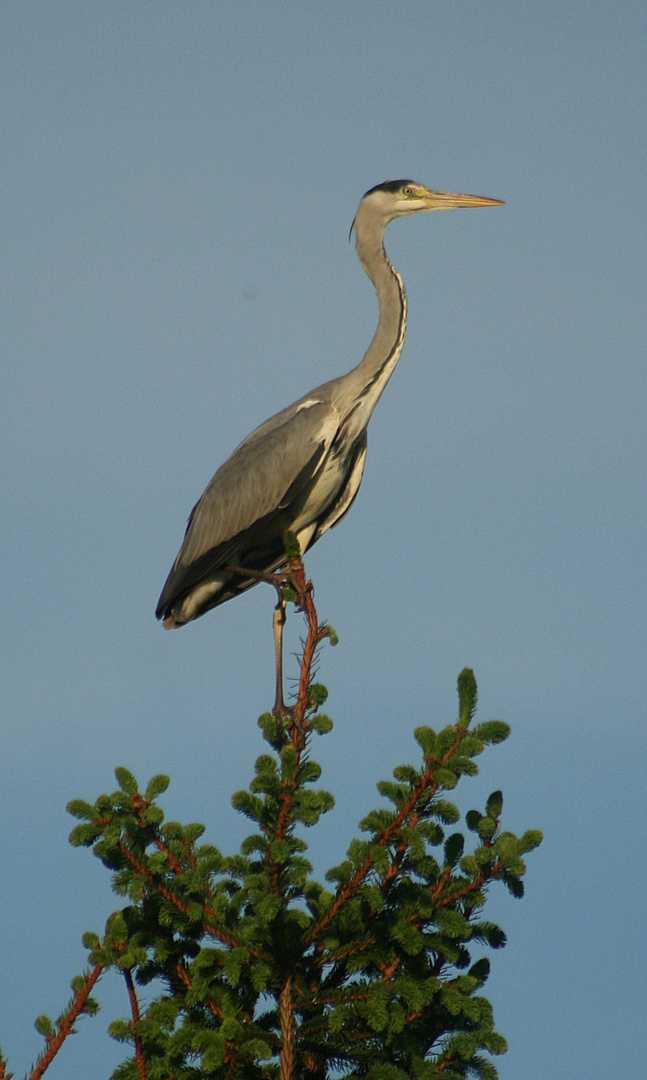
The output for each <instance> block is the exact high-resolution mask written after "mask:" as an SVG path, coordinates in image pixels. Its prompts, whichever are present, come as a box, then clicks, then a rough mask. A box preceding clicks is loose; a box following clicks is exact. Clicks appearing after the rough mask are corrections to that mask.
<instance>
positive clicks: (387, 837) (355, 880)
mask: <svg viewBox="0 0 647 1080" xmlns="http://www.w3.org/2000/svg"><path fill="white" fill-rule="evenodd" d="M455 727H456V736H455V738H454V741H453V742H452V745H451V746H450V747H449V749H448V750H447V751H446V752H445V754H444V755H443V756H442V758H441V759H440V760H439V761H438V762H434V765H433V767H432V766H428V767H427V768H426V769H425V771H424V773H423V774H422V776H421V777H420V779H419V780H418V782H417V784H416V786H415V788H414V790H413V792H412V794H411V796H410V798H409V799H408V800H407V802H406V803H405V804H404V806H402V807H401V808H400V810H399V811H398V813H397V814H396V816H395V818H394V819H393V821H392V822H391V824H390V825H388V826H387V827H386V829H384V831H383V832H382V833H381V834H380V836H379V837H378V839H377V840H376V841H375V843H376V844H377V846H378V847H382V848H384V847H387V846H388V845H389V844H390V843H392V842H393V840H394V838H395V837H397V836H398V835H399V834H400V833H401V830H402V828H403V826H404V824H405V822H407V821H408V820H409V819H410V818H411V817H412V815H413V814H414V812H415V809H416V806H417V804H418V802H419V800H420V799H421V797H422V796H423V795H424V794H426V793H427V792H428V791H429V790H430V789H431V798H433V796H434V795H435V793H436V791H437V790H438V783H437V781H436V780H435V779H434V777H435V774H436V771H437V770H438V769H439V768H442V767H443V765H445V764H446V763H447V761H449V760H450V758H451V757H452V756H453V754H454V752H455V750H456V747H457V745H458V743H459V742H460V740H461V738H462V737H463V733H464V731H465V729H464V728H463V727H462V726H460V725H459V724H456V725H455ZM373 863H374V859H373V856H372V855H367V856H366V858H365V859H364V862H363V863H362V865H361V866H359V867H358V868H357V870H356V871H355V873H354V874H353V876H352V878H351V879H350V881H347V882H346V884H345V885H343V886H341V888H339V887H338V889H337V895H336V897H335V899H334V901H333V903H332V904H331V906H330V907H329V908H328V911H327V912H326V913H325V915H323V916H322V918H321V919H320V920H319V922H318V923H317V925H316V926H315V927H313V929H312V930H311V931H310V933H309V934H308V937H307V938H306V944H309V943H310V942H311V941H313V940H314V939H315V938H316V937H318V936H319V935H320V934H321V932H322V931H323V930H325V928H326V927H327V926H328V925H329V924H330V923H331V922H332V920H333V919H334V918H335V916H336V915H337V912H338V911H339V910H340V908H341V907H343V905H344V904H345V903H346V901H347V900H348V898H349V897H350V896H352V895H353V894H354V893H355V892H356V890H357V889H358V887H359V886H360V885H361V883H362V882H363V881H364V879H365V877H366V876H367V874H368V873H370V871H371V869H372V868H373Z"/></svg>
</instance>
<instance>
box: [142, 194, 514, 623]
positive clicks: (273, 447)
mask: <svg viewBox="0 0 647 1080" xmlns="http://www.w3.org/2000/svg"><path fill="white" fill-rule="evenodd" d="M499 205H501V200H500V199H486V198H484V197H482V196H480V195H458V194H454V193H448V192H442V191H432V190H430V189H429V188H426V187H423V186H422V184H417V183H415V182H414V181H413V180H390V181H388V182H387V183H385V184H378V185H377V186H376V187H374V188H371V189H370V191H367V192H366V194H365V195H364V197H363V199H362V201H361V202H360V204H359V208H358V210H357V214H356V216H355V220H354V222H353V225H352V226H351V232H352V230H353V229H354V230H355V239H356V248H357V254H358V257H359V260H360V263H361V264H362V267H363V268H364V270H365V272H366V273H367V275H368V277H369V278H370V279H371V281H372V282H373V285H374V286H375V290H376V292H377V298H378V304H379V320H378V325H377V330H376V331H375V334H374V337H373V340H372V341H371V344H370V345H369V347H368V349H367V351H366V353H365V355H364V357H363V359H362V360H361V361H360V362H359V364H357V366H356V367H354V368H353V369H352V370H351V371H349V372H348V374H347V375H342V376H341V377H340V378H336V379H332V380H330V381H329V382H325V383H323V384H322V385H321V386H317V387H316V388H315V389H314V390H311V391H310V392H309V393H308V394H304V396H303V397H300V398H299V399H298V400H297V401H295V402H294V404H292V405H288V407H287V408H285V409H283V410H282V411H281V412H279V413H277V414H276V415H275V416H272V417H271V418H270V419H269V420H266V421H265V422H264V423H263V424H261V425H260V427H257V428H256V429H255V430H254V431H252V433H251V435H248V436H247V438H246V439H244V440H243V441H242V443H240V445H239V446H238V447H237V448H236V449H235V450H234V452H233V453H232V454H231V456H230V457H229V458H227V460H226V461H225V462H224V464H223V465H221V466H220V468H219V469H218V471H217V472H216V474H215V476H214V477H213V479H212V480H211V481H210V483H209V485H208V486H207V488H206V490H205V492H204V494H203V495H202V497H201V498H200V500H199V501H198V502H197V503H196V505H195V507H194V508H193V510H192V511H191V516H190V517H189V522H188V525H187V528H186V533H185V536H184V542H183V544H182V547H181V548H180V551H179V553H178V555H177V558H176V560H175V562H174V563H173V567H172V569H171V572H170V573H169V575H168V578H167V579H166V583H165V585H164V588H163V589H162V594H161V596H160V598H159V602H158V604H157V610H156V612H155V614H156V616H157V618H158V619H163V620H164V626H165V627H166V628H171V627H178V626H183V625H184V624H185V623H188V622H191V621H192V620H193V619H197V618H199V617H200V616H201V615H204V614H205V612H207V611H210V610H211V608H214V607H216V606H217V605H218V604H223V603H224V602H225V601H226V600H230V599H231V598H232V597H233V596H236V595H238V593H240V592H242V591H243V590H244V589H246V588H248V587H249V586H250V585H253V584H254V583H255V581H256V580H258V578H259V577H261V576H262V575H265V574H271V573H273V572H276V571H279V570H281V569H282V568H283V567H284V566H285V565H286V562H287V560H286V554H285V545H284V537H285V534H286V533H292V534H293V535H294V536H295V537H296V539H297V541H298V544H299V549H300V551H301V554H302V555H303V554H304V553H305V552H306V551H307V550H308V548H310V547H312V545H313V544H314V543H316V541H317V540H318V539H319V537H320V536H323V534H324V533H325V532H326V531H327V530H328V529H330V528H331V527H332V526H333V525H337V524H338V522H339V521H340V520H341V519H342V517H343V516H344V514H346V512H347V511H348V510H349V508H350V506H351V504H352V502H353V500H354V498H355V496H356V495H357V491H358V488H359V485H360V482H361V479H362V473H363V471H364V461H365V458H366V430H367V427H368V422H369V420H370V418H371V415H372V413H373V410H374V409H375V406H376V405H377V403H378V401H379V399H380V396H381V394H382V391H383V390H384V387H385V386H386V384H387V382H388V381H389V379H390V378H391V375H392V374H393V370H394V368H395V365H396V364H397V362H398V360H399V359H400V354H401V353H402V347H403V345H404V337H405V332H406V326H407V300H406V293H405V289H404V283H403V281H402V278H401V276H400V274H399V273H398V271H397V270H396V269H395V268H394V267H393V266H392V265H391V263H390V262H389V259H388V257H387V255H386V252H385V250H384V244H383V235H384V230H385V228H386V226H387V225H388V223H389V222H390V221H392V220H393V219H394V218H398V217H405V216H406V215H409V214H416V213H418V212H419V211H422V210H451V209H453V208H457V207H470V206H499ZM244 571H247V573H245V572H244Z"/></svg>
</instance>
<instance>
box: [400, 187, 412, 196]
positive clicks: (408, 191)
mask: <svg viewBox="0 0 647 1080" xmlns="http://www.w3.org/2000/svg"><path fill="white" fill-rule="evenodd" d="M402 194H403V195H406V196H407V198H408V197H409V195H413V188H412V187H409V185H408V184H407V186H406V187H403V188H402Z"/></svg>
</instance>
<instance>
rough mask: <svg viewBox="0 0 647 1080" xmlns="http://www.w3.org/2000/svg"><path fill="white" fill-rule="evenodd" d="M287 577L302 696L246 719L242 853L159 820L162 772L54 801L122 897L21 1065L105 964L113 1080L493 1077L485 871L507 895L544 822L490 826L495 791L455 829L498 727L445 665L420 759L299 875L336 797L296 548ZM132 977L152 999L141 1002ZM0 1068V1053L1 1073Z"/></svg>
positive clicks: (80, 1004)
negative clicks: (118, 1013)
mask: <svg viewBox="0 0 647 1080" xmlns="http://www.w3.org/2000/svg"><path fill="white" fill-rule="evenodd" d="M291 572H292V574H293V579H294V581H295V584H296V592H295V593H293V594H292V595H293V596H294V598H295V599H296V600H297V601H298V603H299V605H300V606H301V607H302V608H303V609H304V611H305V614H306V618H307V627H308V630H307V636H306V638H305V641H304V648H303V655H302V658H301V667H300V681H299V691H298V696H297V700H296V702H295V704H294V706H292V708H291V709H290V710H289V711H288V712H287V714H286V715H285V716H283V717H280V718H279V720H280V722H279V723H277V717H276V716H275V715H273V714H272V713H268V714H266V715H264V716H262V717H260V719H259V725H260V728H261V732H262V735H263V738H264V739H265V741H266V743H267V745H268V751H267V752H265V753H263V754H261V756H259V758H258V760H257V762H256V767H255V775H254V777H253V779H252V781H251V783H250V785H249V788H248V789H246V790H244V791H239V792H237V793H236V794H235V795H234V796H233V800H232V801H233V805H234V807H235V809H236V810H237V811H239V812H240V813H242V814H244V815H245V816H246V817H247V818H249V820H250V821H251V822H252V824H253V831H252V833H251V834H250V835H249V836H248V837H247V838H246V840H245V841H244V842H243V844H242V846H241V849H240V852H239V853H238V854H235V855H225V854H223V853H222V852H221V851H220V850H219V849H218V848H216V847H214V846H213V845H212V844H207V843H203V842H201V838H202V836H203V833H204V831H205V830H204V827H203V826H202V825H196V824H193V825H180V824H178V823H176V822H172V821H166V820H165V817H164V813H163V811H162V809H161V807H160V805H159V801H158V800H159V798H160V796H161V795H162V794H163V793H164V792H165V791H166V789H167V787H168V783H169V780H168V778H167V777H165V776H155V777H153V779H152V780H151V781H150V782H149V783H148V785H147V786H146V788H145V790H144V791H143V792H141V791H140V790H139V786H138V784H137V782H136V780H135V778H134V777H133V775H132V774H131V773H130V772H129V771H128V770H127V769H125V768H119V769H117V770H116V777H117V783H118V790H117V791H115V792H114V793H113V794H111V795H101V796H100V797H99V798H98V799H97V800H96V802H94V803H93V804H90V803H87V802H85V801H82V800H78V799H77V800H74V801H73V802H71V803H70V804H69V807H68V809H69V811H70V813H71V814H72V815H73V816H74V817H76V818H77V819H78V820H79V822H80V823H79V824H78V825H77V826H76V827H75V828H74V830H73V831H72V834H71V837H70V839H71V842H72V844H74V845H76V846H85V847H92V848H93V851H94V853H95V855H96V856H97V857H98V858H99V859H100V860H101V861H102V863H103V864H104V865H105V866H106V867H107V868H108V869H109V870H110V871H111V874H112V884H113V888H114V891H115V892H116V893H117V894H118V895H119V896H120V897H122V898H123V906H122V907H121V908H120V909H119V910H118V911H116V912H115V913H114V914H113V915H111V916H110V918H109V919H108V922H107V924H106V927H105V932H104V934H103V935H102V936H101V937H100V936H99V935H97V934H94V933H89V934H86V935H85V938H84V942H85V945H86V947H87V948H88V950H89V961H90V966H89V968H88V970H87V971H86V973H85V974H84V975H83V976H79V977H78V978H77V980H75V982H74V983H73V990H74V997H73V999H72V1002H71V1003H70V1006H69V1007H68V1008H67V1009H66V1010H65V1012H64V1013H63V1014H62V1016H61V1017H60V1018H59V1020H58V1021H56V1022H52V1021H49V1020H48V1019H47V1018H45V1017H40V1018H39V1020H38V1021H37V1025H38V1027H39V1030H41V1032H42V1033H43V1035H44V1036H45V1039H46V1046H45V1050H44V1052H43V1054H42V1055H41V1059H40V1060H39V1062H38V1063H37V1065H36V1067H35V1068H34V1069H33V1070H32V1072H31V1074H30V1080H37V1078H38V1077H40V1076H41V1075H42V1074H43V1073H44V1071H45V1070H46V1068H47V1066H48V1064H49V1063H50V1061H51V1060H52V1058H53V1056H54V1054H55V1053H56V1052H57V1051H58V1049H59V1047H60V1045H61V1044H62V1043H63V1041H64V1039H65V1037H66V1035H67V1034H69V1031H70V1030H72V1025H73V1024H74V1022H75V1021H76V1019H77V1017H78V1016H79V1015H80V1014H82V1013H87V1012H93V1011H96V1008H97V1005H96V1002H95V1000H94V999H93V998H92V997H91V991H92V989H93V987H94V985H95V983H96V982H97V980H98V978H99V976H100V974H101V973H102V972H103V971H105V970H107V969H109V968H113V969H117V970H118V971H120V972H121V973H122V975H123V978H124V984H125V989H126V995H127V999H128V1002H129V1006H130V1018H129V1019H127V1020H118V1021H113V1022H112V1023H111V1024H110V1028H109V1030H110V1033H111V1035H112V1036H113V1038H115V1039H117V1040H119V1041H121V1042H123V1043H124V1044H126V1045H127V1046H129V1047H130V1048H131V1049H130V1056H129V1057H127V1059H126V1060H125V1061H124V1062H123V1064H122V1065H120V1066H119V1067H118V1068H117V1069H116V1071H115V1072H114V1073H113V1080H171V1078H172V1080H243V1078H244V1080H270V1078H272V1080H274V1078H278V1080H297V1078H298V1080H305V1078H311V1080H328V1078H331V1077H333V1076H343V1077H353V1078H355V1077H357V1078H360V1077H363V1078H367V1080H409V1078H412V1077H413V1078H416V1080H440V1078H442V1080H459V1078H465V1077H480V1078H482V1080H494V1078H495V1077H496V1076H497V1072H496V1068H495V1066H494V1064H493V1061H492V1056H494V1055H498V1054H501V1053H502V1052H503V1051H504V1050H505V1048H506V1044H505V1040H504V1039H503V1037H502V1036H501V1035H500V1034H498V1033H497V1032H496V1030H495V1028H494V1018H493V1013H492V1007H491V1005H490V1003H489V1001H488V1000H487V998H486V997H484V996H483V994H482V993H481V991H482V988H483V986H484V984H485V982H486V980H487V978H488V974H489V970H490V962H489V959H488V957H487V955H485V953H486V950H488V949H499V948H500V947H501V946H503V945H504V944H505V935H504V933H503V931H502V930H501V928H500V927H499V926H497V925H495V924H494V923H493V922H491V921H489V920H488V919H487V918H485V917H484V914H483V908H484V905H485V902H486V896H487V893H488V890H489V888H490V886H491V885H492V884H493V883H494V882H501V883H502V884H503V885H504V886H505V887H506V888H507V889H508V890H509V891H510V893H511V894H512V895H513V896H514V897H521V896H522V895H523V883H522V877H523V875H524V872H525V863H524V856H525V854H526V852H528V851H530V850H532V848H534V847H536V846H537V845H538V844H539V842H540V840H541V835H540V833H538V832H536V831H529V832H525V833H524V834H523V835H522V836H521V837H517V836H514V835H513V834H512V833H510V832H507V831H503V830H502V828H501V822H500V818H501V811H502V803H503V798H502V795H501V792H500V791H495V792H493V794H492V795H490V797H489V799H488V800H487V802H486V805H485V807H484V808H483V810H482V811H477V810H470V811H468V813H467V814H466V815H465V828H461V827H460V826H459V822H460V814H459V810H458V808H457V807H456V805H455V803H454V802H453V801H451V800H450V799H449V798H448V793H449V792H451V791H453V789H454V788H455V787H456V785H457V783H458V782H459V780H460V779H461V778H462V777H469V776H474V775H475V774H476V772H477V771H478V769H477V765H476V762H475V758H476V757H478V755H479V754H480V753H481V752H482V751H483V750H484V748H485V747H486V746H488V745H496V744H497V743H500V742H502V741H503V740H504V739H506V738H507V737H508V734H509V728H508V725H507V724H505V723H502V722H501V721H493V720H491V721H487V722H484V723H478V724H477V723H474V722H473V721H474V712H475V708H476V696H477V695H476V682H475V679H474V675H473V673H472V672H471V671H470V670H469V669H465V670H464V671H463V672H461V674H460V676H459V678H458V716H457V719H456V720H455V722H453V723H450V724H449V725H447V726H445V727H443V728H441V730H439V731H435V730H433V729H432V728H430V727H419V728H417V729H416V730H415V732H414V738H415V741H416V743H417V746H418V754H417V757H418V760H417V762H416V763H415V764H405V765H399V766H398V767H397V768H395V769H394V771H393V779H392V780H389V781H381V782H380V783H379V784H378V791H379V794H380V796H381V797H382V801H381V804H380V806H379V807H378V808H376V809H375V810H373V811H372V812H371V813H369V814H368V815H367V816H366V817H365V818H364V819H363V821H361V822H360V825H359V831H360V834H361V835H360V836H358V837H356V838H355V839H353V840H351V842H350V846H349V847H348V851H347V856H346V858H345V859H344V861H343V862H342V863H341V864H340V865H339V866H336V867H334V868H332V869H331V870H330V871H329V872H328V874H327V875H326V884H325V885H324V884H322V883H320V882H318V881H316V880H315V879H314V878H313V875H312V867H311V865H310V863H309V862H308V860H307V858H306V855H305V852H306V848H307V846H306V841H305V838H304V833H305V830H306V829H309V828H312V827H313V826H315V825H316V824H317V822H318V821H319V819H320V818H321V815H322V814H324V813H327V812H328V811H330V810H331V809H332V806H333V797H332V795H331V794H330V793H329V792H327V791H326V790H324V789H323V788H322V787H320V786H319V779H320V773H321V770H320V768H319V766H318V765H317V764H316V762H315V761H314V760H313V759H312V756H311V746H312V742H313V739H314V738H315V736H322V735H326V734H328V733H329V732H330V730H331V728H332V724H331V721H330V719H329V718H328V717H327V716H325V715H323V714H322V713H321V711H320V710H321V706H322V705H323V703H324V701H325V697H326V691H325V689H324V688H323V687H322V686H321V685H319V684H316V683H314V682H313V680H312V671H313V661H314V658H315V653H316V650H317V647H318V645H319V644H320V643H321V641H322V640H323V639H324V638H326V637H329V638H333V640H334V635H333V633H332V631H331V630H330V629H329V628H328V627H325V626H321V625H319V623H318V620H317V615H316V611H315V607H314V602H313V596H312V587H311V585H310V584H309V583H306V581H305V576H304V572H303V566H302V564H301V562H300V560H299V559H295V560H292V563H291ZM470 834H471V835H470ZM468 836H469V839H468ZM140 987H149V991H148V993H151V992H152V994H153V997H152V1000H151V1002H150V1004H149V1005H148V1006H147V1007H146V1008H142V1006H141V1004H140V994H141V991H140V990H139V988H140ZM8 1075H9V1074H7V1073H6V1072H5V1071H4V1065H3V1064H2V1063H1V1062H0V1080H2V1077H7V1076H8Z"/></svg>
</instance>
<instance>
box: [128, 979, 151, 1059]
mask: <svg viewBox="0 0 647 1080" xmlns="http://www.w3.org/2000/svg"><path fill="white" fill-rule="evenodd" d="M123 974H124V979H125V980H126V987H127V989H128V1000H129V1002H130V1014H131V1016H132V1018H133V1032H134V1035H135V1064H136V1065H137V1076H138V1077H139V1080H148V1073H147V1071H146V1059H145V1057H144V1047H143V1046H142V1040H141V1036H140V1034H139V1021H140V1019H141V1017H140V1014H139V1002H138V1000H137V993H136V991H135V984H134V982H133V977H132V975H131V973H130V971H129V970H128V968H124V973H123Z"/></svg>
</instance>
